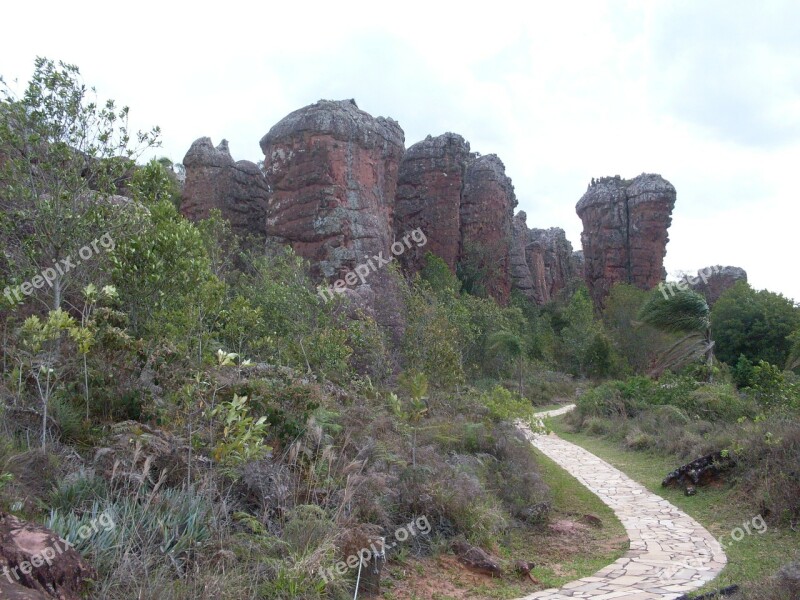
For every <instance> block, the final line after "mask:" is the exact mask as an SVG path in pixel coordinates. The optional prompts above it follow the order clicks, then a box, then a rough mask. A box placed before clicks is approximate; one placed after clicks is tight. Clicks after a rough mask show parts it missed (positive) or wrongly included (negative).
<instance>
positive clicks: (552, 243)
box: [511, 211, 582, 304]
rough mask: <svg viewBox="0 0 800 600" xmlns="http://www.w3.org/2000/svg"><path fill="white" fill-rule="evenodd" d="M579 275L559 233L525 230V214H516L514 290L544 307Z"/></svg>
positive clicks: (513, 252) (572, 257)
mask: <svg viewBox="0 0 800 600" xmlns="http://www.w3.org/2000/svg"><path fill="white" fill-rule="evenodd" d="M581 274H582V266H580V265H579V263H578V261H577V259H576V258H575V253H574V252H573V251H572V244H570V242H569V241H568V240H567V236H566V234H565V233H564V230H563V229H561V228H559V227H551V228H550V229H528V227H527V224H526V215H525V213H524V212H522V211H520V212H518V213H517V215H516V216H515V217H514V237H513V244H512V251H511V276H512V279H513V283H514V287H515V288H516V289H518V290H520V291H521V292H522V293H523V294H525V295H526V296H527V297H528V298H531V299H532V300H534V301H535V302H536V303H537V304H544V303H546V302H549V301H550V300H551V299H552V298H553V296H554V295H555V294H556V293H558V292H559V291H560V290H562V289H564V288H565V287H566V286H567V284H568V283H569V281H570V280H571V279H573V278H574V277H578V276H580V275H581Z"/></svg>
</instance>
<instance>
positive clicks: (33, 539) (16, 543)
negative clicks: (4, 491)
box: [0, 513, 97, 600]
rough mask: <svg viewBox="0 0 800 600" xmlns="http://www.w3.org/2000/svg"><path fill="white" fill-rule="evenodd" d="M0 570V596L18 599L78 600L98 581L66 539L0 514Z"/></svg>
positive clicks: (10, 516)
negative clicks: (89, 583)
mask: <svg viewBox="0 0 800 600" xmlns="http://www.w3.org/2000/svg"><path fill="white" fill-rule="evenodd" d="M0 571H2V573H0V581H2V584H0V591H2V596H0V597H3V598H6V597H8V598H19V599H20V600H23V599H24V600H40V599H41V598H58V599H59V600H79V599H80V598H82V597H83V593H84V591H85V588H86V585H87V583H88V581H89V580H92V579H96V578H97V573H96V572H95V570H94V568H92V567H91V566H90V565H89V564H88V563H87V562H86V561H84V559H83V557H82V556H81V555H80V554H78V552H77V551H76V550H75V549H74V548H72V547H71V546H70V545H69V544H68V543H67V541H66V540H63V539H62V538H60V537H59V536H58V535H56V534H55V533H54V532H53V531H51V530H49V529H47V528H46V527H42V526H41V525H35V524H32V523H28V522H26V521H22V520H20V519H18V518H17V517H15V516H13V515H10V514H7V513H0ZM20 588H23V589H20ZM24 588H27V589H28V590H29V591H25V589H24Z"/></svg>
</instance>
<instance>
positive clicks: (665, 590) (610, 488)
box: [518, 404, 727, 600]
mask: <svg viewBox="0 0 800 600" xmlns="http://www.w3.org/2000/svg"><path fill="white" fill-rule="evenodd" d="M573 408H575V406H574V405H572V404H570V405H569V406H565V407H564V408H560V409H558V410H552V411H547V412H543V413H537V415H536V416H537V417H538V418H539V419H540V420H541V419H542V418H544V417H549V416H556V415H560V414H564V413H566V412H569V411H570V410H572V409H573ZM520 427H521V428H522V429H523V431H525V434H526V435H527V436H528V438H529V439H530V440H531V443H532V444H533V445H534V446H535V447H536V448H538V449H539V450H540V451H541V452H542V453H544V454H545V455H547V456H548V457H549V458H551V459H552V460H554V461H555V462H556V463H558V464H559V465H560V466H561V467H563V468H564V469H565V470H567V471H569V472H570V473H571V474H572V475H573V476H574V477H575V478H577V479H578V481H580V482H581V483H582V484H583V485H585V486H586V487H587V488H589V490H590V491H591V492H593V493H594V494H596V495H597V496H598V497H599V498H600V499H601V500H602V501H603V502H605V503H606V504H607V505H608V506H610V507H611V509H612V510H613V511H614V513H616V515H617V517H618V518H619V520H620V521H622V524H623V525H624V526H625V529H626V531H627V532H628V537H629V538H630V550H628V552H627V553H626V554H625V556H623V557H622V558H620V559H618V560H616V561H614V562H613V563H611V564H610V565H608V566H607V567H605V568H603V569H600V570H599V571H598V572H597V573H595V574H594V575H592V576H591V577H584V578H583V579H578V580H576V581H572V582H570V583H568V584H566V585H564V586H563V587H561V588H560V589H555V588H553V589H548V590H543V591H541V592H536V593H534V594H531V595H529V596H525V597H524V598H519V599H518V600H539V599H542V600H545V599H546V600H561V599H569V598H593V599H594V600H612V599H617V598H619V599H621V600H622V599H625V600H651V599H659V600H664V599H674V598H677V597H678V596H681V595H682V594H684V593H686V592H688V591H690V590H694V589H697V588H699V587H701V586H702V585H704V584H705V583H707V582H708V581H710V580H712V579H714V577H716V576H717V575H718V574H719V572H720V571H721V570H722V568H723V567H724V566H725V563H726V562H727V559H726V557H725V553H724V552H723V550H722V547H721V546H720V545H719V543H718V542H717V541H716V540H715V539H714V537H713V536H712V535H711V534H710V533H709V532H708V531H706V530H705V529H704V528H703V526H702V525H700V524H699V523H698V522H697V521H695V520H694V519H692V518H691V517H690V516H689V515H687V514H686V513H684V512H683V511H681V510H679V509H678V508H676V507H675V506H673V505H672V504H670V503H669V502H667V501H666V500H664V499H663V498H661V497H660V496H657V495H655V494H653V493H651V492H649V491H648V490H647V489H646V488H645V487H644V486H642V485H640V484H638V483H636V482H635V481H633V480H632V479H630V478H629V477H628V476H626V475H625V474H623V473H622V472H621V471H619V470H617V469H615V468H614V467H612V466H611V465H609V464H608V463H607V462H605V461H603V460H601V459H599V458H598V457H596V456H595V455H594V454H592V453H590V452H587V451H586V450H584V449H583V448H580V447H578V446H576V445H575V444H571V443H569V442H567V441H564V440H562V439H561V438H559V437H558V436H557V435H555V434H550V435H538V434H534V433H532V432H531V431H530V429H529V428H527V427H526V426H524V425H520Z"/></svg>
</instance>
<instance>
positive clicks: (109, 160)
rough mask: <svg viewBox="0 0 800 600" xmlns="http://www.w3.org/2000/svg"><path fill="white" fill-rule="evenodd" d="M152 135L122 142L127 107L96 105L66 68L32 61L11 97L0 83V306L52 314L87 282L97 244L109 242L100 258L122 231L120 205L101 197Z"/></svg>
mask: <svg viewBox="0 0 800 600" xmlns="http://www.w3.org/2000/svg"><path fill="white" fill-rule="evenodd" d="M159 133H160V132H159V129H158V128H153V129H152V130H150V131H148V132H144V133H143V132H138V133H137V134H135V137H134V139H133V140H132V139H131V135H130V133H129V131H128V108H127V107H123V108H118V107H117V106H116V104H115V103H114V101H113V100H108V101H107V102H105V103H103V104H99V103H98V102H97V100H96V98H95V90H94V88H91V89H87V87H86V86H85V84H84V83H83V81H82V79H81V77H80V72H79V70H78V67H76V66H74V65H69V64H66V63H63V62H58V63H56V62H54V61H52V60H49V59H46V58H37V59H36V62H35V69H34V73H33V77H32V78H31V80H30V82H29V83H28V86H27V88H26V89H25V91H24V93H23V95H22V96H21V97H17V96H16V95H15V93H14V92H13V91H12V89H11V88H10V87H9V86H8V85H7V84H6V82H5V81H4V80H2V78H0V237H1V238H2V241H3V245H4V248H5V249H6V252H7V255H8V257H9V262H11V263H13V264H14V270H13V273H7V274H6V282H7V284H8V287H7V289H6V292H7V293H6V294H5V295H6V296H7V297H9V298H13V299H14V301H16V302H17V303H19V302H21V301H23V300H24V297H25V296H32V297H34V298H36V299H37V300H39V301H40V302H42V303H43V304H44V305H45V306H47V307H48V308H50V309H52V310H57V309H58V308H60V307H61V306H62V303H63V302H64V301H65V297H66V294H67V292H68V290H69V288H70V287H71V284H74V283H80V282H84V283H85V282H87V281H90V280H93V274H94V273H96V271H97V270H98V268H99V266H100V262H101V260H100V258H99V257H97V256H95V255H96V254H102V252H100V251H99V250H100V248H99V247H98V245H97V242H98V240H100V239H102V238H103V236H106V237H107V239H109V240H112V243H111V244H109V246H110V247H104V249H105V250H109V249H111V248H112V247H113V239H114V237H115V236H116V235H117V234H121V233H122V232H123V231H125V230H124V229H123V227H124V208H125V206H124V205H123V204H122V202H121V201H120V200H112V199H111V198H110V197H111V196H113V195H114V194H116V193H117V192H118V191H119V188H120V185H121V183H122V182H123V181H124V180H125V177H126V175H127V174H128V172H129V171H130V169H131V168H132V167H133V164H134V160H135V158H136V157H137V156H138V154H139V153H141V152H142V151H143V150H144V149H146V148H148V147H150V146H153V145H155V144H157V142H158V136H159ZM128 208H131V207H130V206H128ZM87 248H88V250H87ZM89 258H92V260H91V261H89V260H88V259H89ZM87 262H89V263H90V264H91V266H87V264H86V263H87Z"/></svg>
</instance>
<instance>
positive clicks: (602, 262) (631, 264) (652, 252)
mask: <svg viewBox="0 0 800 600" xmlns="http://www.w3.org/2000/svg"><path fill="white" fill-rule="evenodd" d="M675 198H676V192H675V188H674V187H673V185H672V184H671V183H670V182H668V181H667V180H666V179H663V178H662V177H661V176H660V175H654V174H646V173H643V174H641V175H639V176H638V177H636V178H634V179H622V178H620V177H619V175H617V176H615V177H603V178H601V179H599V180H597V181H595V180H592V183H591V184H590V186H589V188H588V190H587V191H586V193H585V194H584V195H583V197H582V198H581V199H580V201H579V202H578V204H577V207H576V210H577V213H578V216H579V217H580V218H581V221H583V233H582V234H581V243H582V245H583V254H584V261H585V262H584V278H585V280H586V284H587V285H588V287H589V292H590V294H591V296H592V299H593V301H594V304H595V307H596V308H598V309H601V308H603V307H604V306H605V299H606V297H607V296H608V294H609V292H610V290H611V287H612V286H613V285H614V284H615V283H618V282H623V283H629V284H631V285H634V286H636V287H638V288H641V289H645V290H649V289H651V288H653V287H655V286H656V285H658V283H659V282H661V281H663V280H664V278H665V275H666V273H665V272H664V256H665V255H666V252H667V250H666V248H667V242H668V241H669V237H668V235H667V231H668V229H669V226H670V224H671V223H672V209H673V208H674V206H675Z"/></svg>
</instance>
